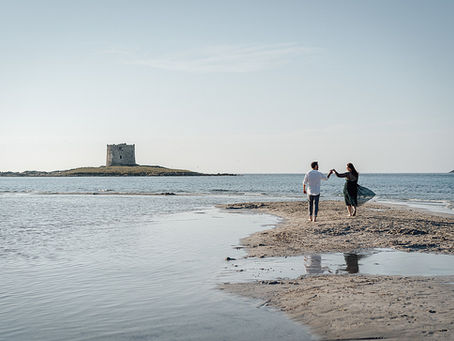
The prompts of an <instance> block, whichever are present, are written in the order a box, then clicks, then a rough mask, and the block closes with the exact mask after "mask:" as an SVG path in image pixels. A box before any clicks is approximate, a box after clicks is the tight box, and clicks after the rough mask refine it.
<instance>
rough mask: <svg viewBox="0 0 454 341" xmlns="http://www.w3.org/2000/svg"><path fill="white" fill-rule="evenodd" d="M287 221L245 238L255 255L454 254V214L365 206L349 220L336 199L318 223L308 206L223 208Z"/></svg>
mask: <svg viewBox="0 0 454 341" xmlns="http://www.w3.org/2000/svg"><path fill="white" fill-rule="evenodd" d="M223 207H225V208H227V209H232V210H233V209H249V210H253V211H255V212H263V213H271V214H274V215H277V216H279V217H281V218H283V219H284V220H283V222H282V223H281V224H279V226H277V227H276V228H274V229H271V230H266V231H261V232H258V233H255V234H253V235H251V236H248V237H246V238H244V239H242V240H241V243H242V244H243V245H244V246H245V247H246V249H247V252H248V255H249V256H251V257H261V256H264V257H271V256H291V255H299V254H304V253H308V252H309V253H310V252H331V251H333V252H334V251H336V252H351V251H354V250H357V249H365V248H394V249H397V250H403V251H424V252H437V253H447V254H454V216H453V217H447V216H437V215H434V214H429V213H426V212H420V211H415V210H411V209H408V208H401V207H391V206H389V205H379V204H366V205H364V206H362V207H360V208H359V209H358V215H357V216H356V217H348V216H347V211H346V209H345V205H344V204H343V203H342V202H338V201H322V202H320V211H319V216H318V221H317V222H316V223H313V222H310V221H308V220H307V213H306V212H307V202H294V201H293V202H269V203H244V204H232V205H225V206H223Z"/></svg>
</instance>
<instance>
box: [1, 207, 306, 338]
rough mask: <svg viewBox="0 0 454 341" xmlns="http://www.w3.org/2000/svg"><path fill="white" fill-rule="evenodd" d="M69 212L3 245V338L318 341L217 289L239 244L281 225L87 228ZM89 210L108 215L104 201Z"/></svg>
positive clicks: (256, 219)
mask: <svg viewBox="0 0 454 341" xmlns="http://www.w3.org/2000/svg"><path fill="white" fill-rule="evenodd" d="M87 205H88V204H87ZM65 207H66V210H65V211H63V212H60V210H56V211H54V213H53V214H50V212H49V214H48V216H49V219H48V220H47V221H41V222H40V221H39V220H36V221H35V223H34V224H33V223H32V221H33V219H30V221H29V222H28V223H27V222H22V223H21V224H18V226H17V228H18V230H20V229H23V232H21V233H19V232H18V231H17V232H16V233H15V235H16V236H17V241H16V243H15V245H14V244H12V245H10V246H8V247H9V249H7V248H5V245H3V248H2V252H1V254H0V256H1V262H2V281H1V282H0V316H1V317H2V318H1V323H0V339H2V340H24V341H25V340H47V341H52V340H137V339H138V340H154V339H156V340H222V339H225V340H255V339H257V340H258V339H260V340H276V339H281V340H295V339H298V340H310V339H311V336H310V335H309V333H308V332H307V331H306V330H305V329H304V327H302V326H300V325H297V324H296V323H294V322H292V321H290V320H288V319H287V318H286V317H285V316H284V315H283V314H282V313H280V312H274V311H270V310H268V308H261V309H257V308H256V305H257V302H255V301H252V300H248V299H243V298H239V297H236V296H233V295H229V294H226V293H224V292H222V291H219V290H217V289H216V286H217V284H218V283H219V273H220V271H222V268H223V265H224V264H225V260H224V258H225V257H226V256H227V255H228V254H229V253H230V251H231V250H232V247H233V245H235V244H236V243H237V242H238V239H239V238H241V237H242V236H244V235H246V234H248V233H252V232H254V231H257V230H260V229H263V228H264V227H263V225H264V224H270V223H274V222H275V221H276V219H275V218H273V217H269V216H263V215H244V214H229V213H226V212H221V211H219V210H216V209H212V210H205V211H196V212H190V213H179V214H173V215H168V216H160V217H154V218H152V217H142V219H131V221H128V219H120V217H119V218H118V220H117V221H115V220H116V219H114V218H113V219H112V220H111V221H107V222H105V223H102V224H101V221H99V223H98V224H96V225H95V224H93V223H92V224H86V225H85V224H84V219H82V218H81V220H80V221H78V222H77V223H74V222H72V220H71V219H70V218H67V215H72V216H73V217H74V212H73V210H75V211H76V212H77V209H78V207H77V206H76V207H72V208H71V207H68V205H65ZM85 209H86V210H93V211H97V212H98V214H101V215H102V213H101V212H102V205H100V203H99V202H96V201H94V202H91V204H90V205H88V207H86V208H85ZM112 209H113V208H112ZM51 211H52V210H51ZM59 212H60V213H61V215H60V213H59ZM95 216H96V215H95ZM130 218H132V216H131V217H130ZM71 222H72V223H71ZM18 223H19V222H18Z"/></svg>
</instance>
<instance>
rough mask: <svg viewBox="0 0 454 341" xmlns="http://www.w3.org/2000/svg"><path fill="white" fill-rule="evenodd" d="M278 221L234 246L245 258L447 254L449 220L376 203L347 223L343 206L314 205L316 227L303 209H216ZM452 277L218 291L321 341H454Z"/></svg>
mask: <svg viewBox="0 0 454 341" xmlns="http://www.w3.org/2000/svg"><path fill="white" fill-rule="evenodd" d="M223 207H224V208H226V209H229V210H241V211H242V210H248V211H251V212H262V213H270V214H274V215H277V216H279V217H281V218H282V222H281V223H280V224H279V225H278V226H277V227H275V228H273V229H270V230H265V231H261V232H258V233H255V234H252V235H250V236H248V237H245V238H243V239H242V240H241V243H242V245H243V246H244V247H245V249H246V251H247V255H248V257H276V256H295V255H302V254H309V253H313V252H355V251H356V250H360V249H369V248H393V249H396V250H402V251H408V252H430V253H443V254H453V253H454V217H450V216H439V215H436V214H433V213H429V212H421V211H416V210H413V209H409V208H403V207H391V206H388V205H380V204H372V203H369V204H366V205H364V206H363V207H360V209H359V211H358V216H357V217H348V216H347V214H346V213H347V212H346V210H345V206H344V204H343V203H342V202H335V201H323V202H321V203H320V212H319V221H318V222H316V223H313V222H310V221H308V220H307V214H306V212H307V203H306V202H270V203H243V204H233V205H225V206H223ZM453 283H454V277H453V276H440V277H425V276H424V277H403V276H376V275H358V274H354V275H320V276H314V275H305V276H301V277H299V278H296V279H291V280H273V281H257V282H254V283H225V284H223V285H221V286H220V288H221V289H223V290H226V291H229V292H232V293H235V294H239V295H244V296H248V297H254V298H256V299H260V300H262V301H264V302H263V304H266V305H270V306H273V307H275V308H277V309H280V310H282V311H284V312H285V313H287V314H288V315H289V316H290V317H291V318H292V319H295V320H296V321H299V322H301V323H303V324H305V325H307V326H309V327H310V328H311V330H312V331H313V332H314V334H315V335H317V336H319V337H320V339H322V340H368V339H395V340H407V339H431V340H452V339H453V338H454V318H453V316H454V285H453Z"/></svg>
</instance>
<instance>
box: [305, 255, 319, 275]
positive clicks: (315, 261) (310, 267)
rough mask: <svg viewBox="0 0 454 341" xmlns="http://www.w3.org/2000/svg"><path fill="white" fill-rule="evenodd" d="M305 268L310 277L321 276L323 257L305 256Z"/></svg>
mask: <svg viewBox="0 0 454 341" xmlns="http://www.w3.org/2000/svg"><path fill="white" fill-rule="evenodd" d="M304 267H305V268H306V273H307V274H308V275H315V274H321V273H323V271H322V256H320V255H307V256H304Z"/></svg>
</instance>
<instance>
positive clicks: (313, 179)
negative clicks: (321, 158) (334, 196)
mask: <svg viewBox="0 0 454 341" xmlns="http://www.w3.org/2000/svg"><path fill="white" fill-rule="evenodd" d="M311 167H312V170H311V171H310V172H309V173H307V174H306V175H305V176H304V181H303V192H304V194H306V193H307V195H308V199H309V220H310V221H314V222H315V221H317V213H318V201H319V199H320V182H321V180H328V178H329V176H330V175H331V172H329V174H328V176H326V175H325V174H323V173H322V172H319V171H318V162H317V161H314V162H312V163H311ZM306 186H307V187H306ZM306 188H307V189H306ZM314 206H315V207H314ZM312 213H314V214H313V216H314V220H312Z"/></svg>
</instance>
